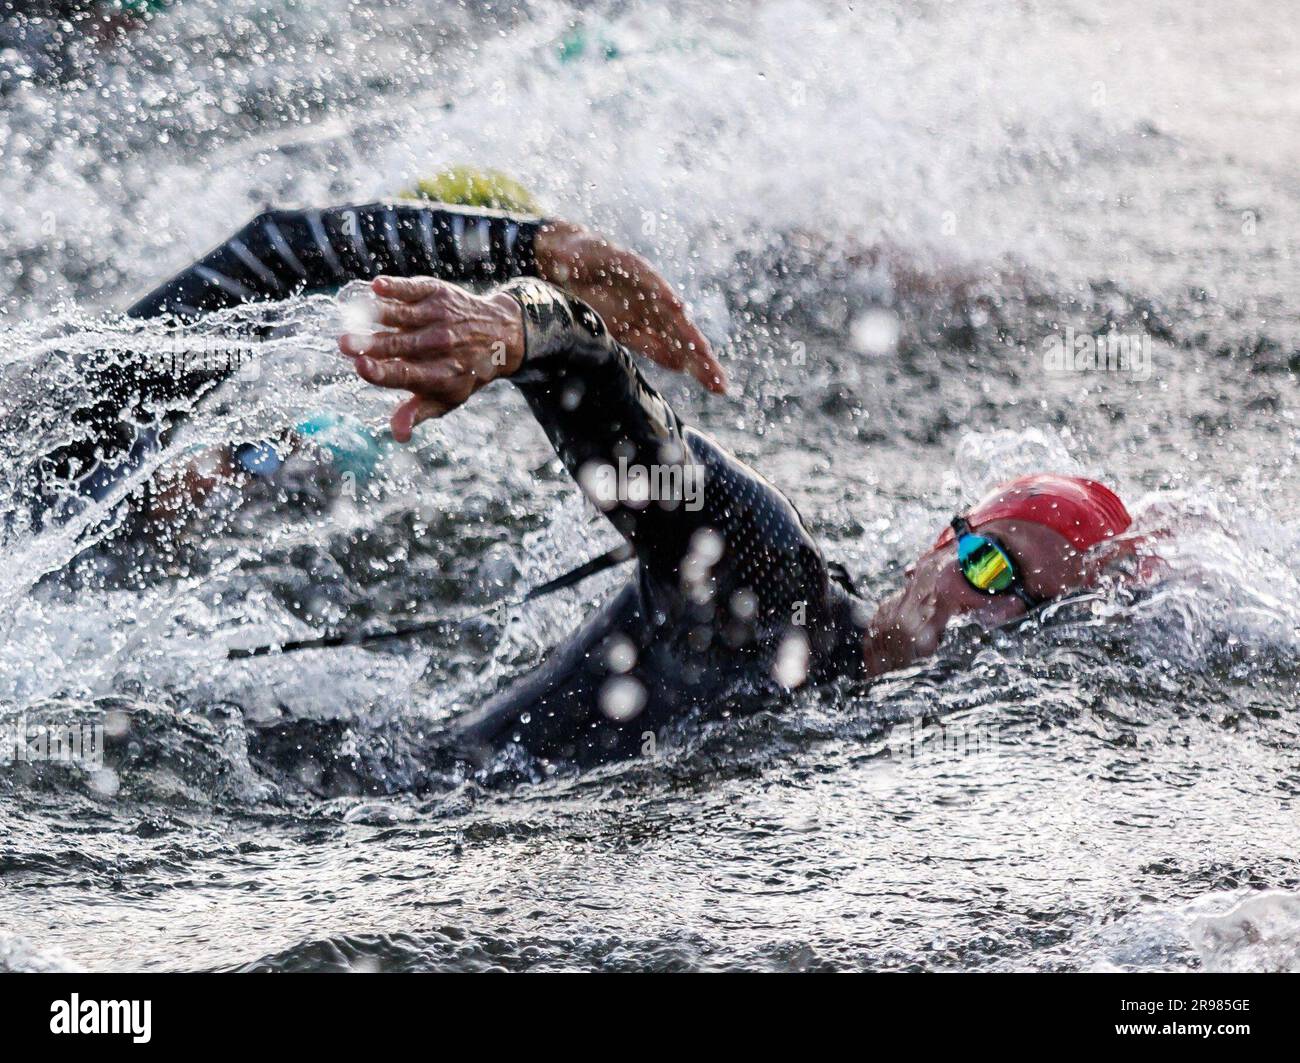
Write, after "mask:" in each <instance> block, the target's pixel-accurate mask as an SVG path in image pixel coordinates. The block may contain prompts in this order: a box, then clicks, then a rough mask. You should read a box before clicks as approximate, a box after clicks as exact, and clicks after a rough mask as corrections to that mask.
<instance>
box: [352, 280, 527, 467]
mask: <svg viewBox="0 0 1300 1063" xmlns="http://www.w3.org/2000/svg"><path fill="white" fill-rule="evenodd" d="M372 287H373V289H374V293H375V295H376V296H377V297H378V298H377V299H376V304H377V308H378V310H377V315H376V319H377V321H378V323H379V324H381V325H386V326H388V327H389V328H391V329H392V330H393V331H391V332H378V333H375V334H373V335H369V336H358V335H345V336H342V337H340V339H339V349H340V350H341V351H342V352H343V353H344V354H346V355H347V356H348V357H349V358H351V359H352V360H353V364H354V365H355V366H356V369H357V373H358V374H359V375H360V376H361V378H362V379H363V380H367V381H369V382H370V383H371V384H377V385H379V386H380V387H383V388H394V389H396V390H398V391H409V392H410V393H411V397H410V398H408V399H406V400H405V401H403V402H402V403H401V404H400V405H399V406H398V407H397V409H396V410H394V411H393V416H392V420H391V422H390V423H391V426H392V430H393V438H394V439H396V440H397V441H398V442H399V443H405V442H407V441H409V440H410V438H411V432H412V430H413V429H414V428H415V426H416V425H418V424H419V423H420V422H421V421H427V420H429V419H430V418H433V417H441V416H442V415H443V414H444V413H447V412H448V411H449V410H454V409H455V408H456V407H457V406H459V405H461V404H462V403H463V402H465V401H466V400H467V399H468V398H469V397H470V396H471V395H473V394H474V392H476V391H478V389H479V388H481V387H483V386H485V385H486V384H490V383H491V382H492V381H493V380H496V379H497V378H498V377H506V376H510V375H511V374H512V373H514V372H515V371H516V370H517V369H518V368H519V365H520V363H521V362H522V361H523V357H524V324H523V315H522V313H521V312H520V309H519V304H518V303H517V302H515V300H514V299H513V298H512V297H511V296H510V295H507V294H506V293H505V292H496V293H493V294H490V295H486V296H480V295H475V294H474V293H473V292H468V291H466V290H465V289H464V288H458V287H457V286H456V285H454V284H448V283H446V282H445V281H440V280H435V279H434V278H432V277H411V278H402V277H377V278H376V279H375V281H374V282H373V285H372Z"/></svg>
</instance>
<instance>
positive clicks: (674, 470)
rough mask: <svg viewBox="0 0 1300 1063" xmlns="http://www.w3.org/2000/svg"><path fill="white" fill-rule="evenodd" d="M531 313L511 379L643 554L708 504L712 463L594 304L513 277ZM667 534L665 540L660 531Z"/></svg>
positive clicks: (573, 469)
mask: <svg viewBox="0 0 1300 1063" xmlns="http://www.w3.org/2000/svg"><path fill="white" fill-rule="evenodd" d="M503 290H504V291H506V292H508V293H509V294H510V295H511V296H512V297H513V298H514V299H515V300H516V301H517V302H518V304H519V306H520V308H521V310H522V313H523V317H524V349H523V358H522V361H521V363H520V364H519V367H518V369H517V370H516V371H515V372H514V373H513V375H512V376H511V379H512V380H513V381H514V383H515V385H516V386H517V387H518V388H519V390H520V391H521V392H522V393H523V395H524V398H525V399H526V400H527V402H528V404H529V406H530V408H531V409H532V411H533V414H534V416H535V417H536V418H537V420H538V422H539V423H540V424H541V426H542V428H543V430H544V431H545V432H546V434H547V437H548V438H549V439H550V440H551V443H552V445H553V446H554V447H555V449H556V452H557V453H558V454H559V455H560V457H561V460H563V461H564V463H565V465H566V467H567V468H568V470H569V472H570V474H571V475H572V476H573V477H574V479H575V480H577V481H578V483H579V484H580V485H581V486H582V488H583V489H584V490H585V491H586V492H587V494H588V495H589V496H590V497H591V498H592V499H593V501H594V502H596V504H597V505H598V506H600V508H601V509H602V510H604V512H605V514H606V516H608V517H609V519H610V520H611V522H613V524H614V525H615V527H617V528H618V530H619V531H620V533H622V534H623V535H624V536H625V537H626V538H628V539H629V540H630V541H631V542H632V543H633V544H634V545H636V546H637V547H638V552H640V553H644V552H645V550H646V549H647V548H653V547H657V546H665V545H667V544H666V542H665V541H664V540H663V539H662V535H663V533H664V532H665V531H666V530H667V528H668V526H672V527H673V529H674V534H671V535H670V536H669V538H671V539H673V540H676V539H678V538H680V536H679V535H678V534H675V532H676V530H677V529H680V528H681V526H682V525H683V524H684V523H685V522H688V521H690V520H691V515H693V514H695V513H698V512H699V510H700V508H701V506H702V501H701V500H702V493H703V491H704V484H703V467H702V466H700V465H699V464H698V463H697V462H695V461H694V459H693V456H692V454H691V449H690V446H689V445H688V443H687V440H686V438H685V436H684V434H683V429H682V425H681V422H680V421H679V419H678V417H677V415H676V413H675V412H674V411H673V409H672V407H671V406H669V405H668V403H667V401H665V400H664V398H663V397H662V396H661V395H660V394H659V393H658V392H657V391H656V390H655V389H654V388H653V387H651V386H650V384H649V383H647V382H646V380H645V378H644V377H643V376H642V375H641V373H640V371H639V370H638V369H637V367H636V364H635V361H634V359H633V357H632V355H631V354H630V353H629V352H628V351H627V350H626V349H625V348H623V347H621V346H620V345H619V344H617V343H616V342H614V340H613V339H612V338H611V337H610V336H609V333H608V331H607V329H606V328H605V325H604V323H603V322H602V321H601V319H600V317H599V316H598V315H597V314H595V313H594V312H593V311H592V310H591V308H590V307H588V306H587V305H586V304H585V303H583V302H581V301H579V300H577V299H575V298H573V297H572V296H569V295H566V294H565V293H563V292H561V291H559V290H557V289H556V288H554V287H552V286H550V285H548V284H543V283H539V282H536V281H516V282H514V283H512V284H509V285H507V286H506V287H505V288H504V289H503ZM657 535H658V536H660V538H659V540H658V541H656V536H657Z"/></svg>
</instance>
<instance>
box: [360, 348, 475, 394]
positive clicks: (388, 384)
mask: <svg viewBox="0 0 1300 1063" xmlns="http://www.w3.org/2000/svg"><path fill="white" fill-rule="evenodd" d="M356 367H357V374H358V375H359V376H360V377H361V379H362V380H365V381H367V382H369V383H371V384H376V385H378V386H379V387H381V388H395V389H398V390H400V391H414V392H417V393H420V394H425V395H428V394H431V393H432V394H438V393H439V392H441V391H443V390H445V389H448V388H450V387H451V386H452V385H453V384H455V383H456V382H457V381H459V380H462V379H465V378H466V373H465V369H464V367H463V366H462V365H461V364H460V363H459V362H455V361H447V362H438V363H436V364H433V365H420V364H415V365H413V364H411V363H410V362H403V361H400V360H398V359H390V360H381V359H377V358H370V357H362V358H358V359H357V360H356Z"/></svg>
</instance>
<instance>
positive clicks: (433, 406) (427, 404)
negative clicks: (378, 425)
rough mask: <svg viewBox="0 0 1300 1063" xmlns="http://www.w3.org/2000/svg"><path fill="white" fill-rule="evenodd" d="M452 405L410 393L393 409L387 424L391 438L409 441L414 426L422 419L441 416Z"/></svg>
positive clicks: (426, 419) (404, 441) (403, 441)
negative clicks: (390, 430)
mask: <svg viewBox="0 0 1300 1063" xmlns="http://www.w3.org/2000/svg"><path fill="white" fill-rule="evenodd" d="M451 408H452V407H450V406H448V405H447V404H446V403H442V402H439V401H438V400H437V399H428V398H424V397H423V396H421V395H412V396H411V397H410V398H409V399H407V400H405V401H404V402H402V403H400V404H399V405H398V407H397V409H395V410H394V411H393V416H392V418H391V419H390V420H389V422H388V425H389V427H390V428H391V429H392V431H393V438H394V439H396V440H397V441H398V442H399V443H409V442H410V441H411V433H412V432H413V431H414V430H415V426H416V425H418V424H420V423H421V422H423V421H428V420H431V419H432V418H434V417H441V416H442V415H443V414H444V413H446V412H447V411H448V410H450V409H451Z"/></svg>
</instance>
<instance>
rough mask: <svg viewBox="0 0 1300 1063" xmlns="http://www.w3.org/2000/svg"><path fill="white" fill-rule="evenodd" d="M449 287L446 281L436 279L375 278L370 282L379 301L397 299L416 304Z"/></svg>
mask: <svg viewBox="0 0 1300 1063" xmlns="http://www.w3.org/2000/svg"><path fill="white" fill-rule="evenodd" d="M449 287H451V285H449V284H448V283H447V282H446V281H440V280H438V279H437V278H436V277H376V278H375V279H374V280H373V281H371V282H370V289H371V291H373V292H374V293H375V294H376V295H377V296H379V297H380V298H381V299H397V300H400V301H401V302H403V303H418V302H419V301H420V300H421V299H427V298H428V297H429V296H431V295H433V294H434V293H435V292H437V291H441V290H442V289H444V288H449Z"/></svg>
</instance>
